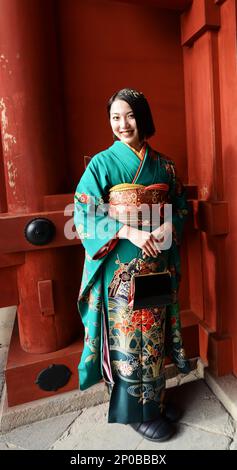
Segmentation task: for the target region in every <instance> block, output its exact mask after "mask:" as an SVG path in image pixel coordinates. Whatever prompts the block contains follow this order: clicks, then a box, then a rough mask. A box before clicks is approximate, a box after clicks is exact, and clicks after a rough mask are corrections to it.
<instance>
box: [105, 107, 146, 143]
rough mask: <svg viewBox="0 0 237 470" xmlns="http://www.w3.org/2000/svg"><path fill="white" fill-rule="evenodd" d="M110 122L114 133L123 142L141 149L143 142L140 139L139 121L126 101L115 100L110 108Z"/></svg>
mask: <svg viewBox="0 0 237 470" xmlns="http://www.w3.org/2000/svg"><path fill="white" fill-rule="evenodd" d="M110 124H111V127H112V131H113V133H114V134H115V135H116V137H118V139H119V140H121V142H124V143H125V144H129V145H131V146H132V147H134V148H135V149H137V150H140V148H141V146H142V143H141V142H140V139H139V134H138V129H137V123H136V120H135V117H134V114H133V111H132V108H131V107H130V106H129V104H128V103H127V102H126V101H123V100H115V101H114V102H113V103H112V105H111V108H110Z"/></svg>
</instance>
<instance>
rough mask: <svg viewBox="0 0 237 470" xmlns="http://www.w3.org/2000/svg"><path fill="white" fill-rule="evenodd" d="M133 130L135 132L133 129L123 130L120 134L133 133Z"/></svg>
mask: <svg viewBox="0 0 237 470" xmlns="http://www.w3.org/2000/svg"><path fill="white" fill-rule="evenodd" d="M132 132H133V131H132V130H131V131H122V132H120V134H122V135H124V134H132Z"/></svg>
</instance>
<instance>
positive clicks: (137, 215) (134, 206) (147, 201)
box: [109, 183, 169, 226]
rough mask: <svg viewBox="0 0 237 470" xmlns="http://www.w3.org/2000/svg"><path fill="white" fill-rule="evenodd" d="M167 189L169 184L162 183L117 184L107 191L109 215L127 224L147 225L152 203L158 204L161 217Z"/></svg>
mask: <svg viewBox="0 0 237 470" xmlns="http://www.w3.org/2000/svg"><path fill="white" fill-rule="evenodd" d="M168 190H169V186H168V185H167V184H164V183H159V184H152V185H150V186H144V185H142V184H129V183H122V184H117V185H116V186H113V187H112V188H111V189H110V191H109V215H110V216H111V217H113V218H116V219H119V220H120V222H122V223H125V224H127V225H137V224H138V225H148V226H149V225H151V213H152V206H153V205H155V204H157V205H159V206H158V210H159V214H160V216H161V217H162V215H163V207H164V204H165V203H166V202H167V195H168ZM152 225H153V224H152Z"/></svg>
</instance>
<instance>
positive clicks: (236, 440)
mask: <svg viewBox="0 0 237 470" xmlns="http://www.w3.org/2000/svg"><path fill="white" fill-rule="evenodd" d="M236 424H237V423H236ZM230 450H237V432H236V433H235V435H234V438H233V441H232V443H231V445H230Z"/></svg>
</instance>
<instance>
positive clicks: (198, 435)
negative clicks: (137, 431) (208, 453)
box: [136, 424, 231, 450]
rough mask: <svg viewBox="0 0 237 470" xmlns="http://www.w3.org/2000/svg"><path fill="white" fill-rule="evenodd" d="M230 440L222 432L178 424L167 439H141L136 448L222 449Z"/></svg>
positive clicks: (225, 447)
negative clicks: (173, 433)
mask: <svg viewBox="0 0 237 470" xmlns="http://www.w3.org/2000/svg"><path fill="white" fill-rule="evenodd" d="M230 442H231V441H230V439H229V438H228V437H227V436H223V435H222V434H215V433H211V432H207V431H204V430H201V429H200V428H199V429H198V428H195V427H192V426H185V425H184V424H180V425H179V426H178V427H177V433H176V434H175V435H174V436H173V437H172V438H171V439H170V440H169V441H167V442H160V443H159V442H152V441H148V440H147V439H143V440H142V442H141V443H140V444H139V445H138V447H137V449H136V450H224V449H228V447H229V445H230Z"/></svg>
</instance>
